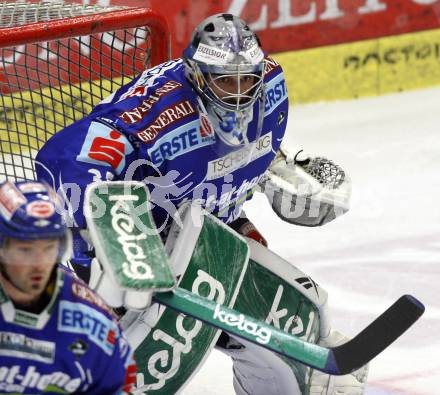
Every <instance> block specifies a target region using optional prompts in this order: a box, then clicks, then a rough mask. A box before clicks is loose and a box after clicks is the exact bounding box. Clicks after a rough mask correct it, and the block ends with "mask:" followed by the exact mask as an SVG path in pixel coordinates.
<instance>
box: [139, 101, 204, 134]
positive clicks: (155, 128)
mask: <svg viewBox="0 0 440 395" xmlns="http://www.w3.org/2000/svg"><path fill="white" fill-rule="evenodd" d="M195 113H196V109H195V108H194V106H193V105H192V104H191V102H190V101H189V100H183V101H181V102H179V103H174V104H173V105H171V106H169V107H167V108H166V109H165V110H163V111H162V112H161V113H160V114H159V116H158V117H157V118H156V119H155V120H154V121H153V122H152V123H151V124H150V125H148V127H147V128H145V129H144V130H142V131H140V132H139V133H137V134H136V136H137V137H138V138H139V139H140V140H142V141H143V142H144V143H151V142H152V141H153V140H154V139H155V138H156V137H157V136H158V135H159V134H160V133H161V132H162V131H163V130H165V129H167V128H169V127H170V126H172V125H173V124H175V123H176V122H177V121H179V120H182V119H184V118H187V117H189V116H191V115H193V114H195Z"/></svg>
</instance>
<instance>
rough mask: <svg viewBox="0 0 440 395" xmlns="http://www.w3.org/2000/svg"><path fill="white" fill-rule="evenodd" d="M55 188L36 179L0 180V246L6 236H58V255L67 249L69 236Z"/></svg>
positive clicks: (23, 238) (60, 255)
mask: <svg viewBox="0 0 440 395" xmlns="http://www.w3.org/2000/svg"><path fill="white" fill-rule="evenodd" d="M60 212H61V205H60V204H59V203H58V196H57V194H56V193H55V191H54V190H53V189H52V188H50V187H49V186H48V185H46V184H42V183H39V182H33V181H26V182H16V183H13V182H10V181H6V182H4V183H2V184H0V248H1V247H3V245H4V242H5V240H6V239H9V238H12V239H19V240H39V239H60V240H61V243H60V253H59V259H60V260H61V259H65V258H66V257H67V254H69V253H70V250H71V248H70V247H71V237H70V234H69V232H68V229H67V226H66V224H65V222H64V220H63V218H62V216H61V214H60Z"/></svg>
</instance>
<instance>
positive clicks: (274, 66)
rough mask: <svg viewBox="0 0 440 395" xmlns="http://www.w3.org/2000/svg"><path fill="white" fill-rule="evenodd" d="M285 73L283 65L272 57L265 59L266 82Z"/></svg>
mask: <svg viewBox="0 0 440 395" xmlns="http://www.w3.org/2000/svg"><path fill="white" fill-rule="evenodd" d="M282 72H283V68H282V67H281V65H280V64H279V63H278V62H277V61H276V60H275V59H274V58H272V57H270V56H266V57H265V58H264V82H268V81H270V80H271V79H273V78H275V77H276V76H277V75H279V74H281V73H282Z"/></svg>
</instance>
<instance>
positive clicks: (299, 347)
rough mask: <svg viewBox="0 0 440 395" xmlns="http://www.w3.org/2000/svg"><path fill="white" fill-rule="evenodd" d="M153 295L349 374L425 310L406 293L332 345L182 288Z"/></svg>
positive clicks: (224, 327) (308, 361)
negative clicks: (306, 338)
mask: <svg viewBox="0 0 440 395" xmlns="http://www.w3.org/2000/svg"><path fill="white" fill-rule="evenodd" d="M153 299H154V300H155V301H157V302H158V303H160V304H164V305H166V306H168V307H171V308H172V309H174V310H176V311H179V312H181V313H184V314H186V315H189V316H192V317H194V318H196V319H198V320H201V321H203V322H205V323H207V324H209V325H212V326H215V327H217V328H220V329H222V330H224V331H225V332H228V333H230V334H233V335H235V336H238V337H241V338H243V339H246V340H249V341H250V342H252V343H255V344H257V345H260V346H262V347H264V348H267V349H269V350H272V351H274V352H276V353H278V354H281V355H284V356H285V357H287V358H291V359H295V360H297V361H299V362H301V363H303V364H305V365H307V366H310V367H312V368H315V369H318V370H320V371H322V372H324V373H328V374H333V375H344V374H349V373H351V372H353V371H354V370H357V369H359V368H361V367H362V366H364V365H365V364H367V363H368V362H369V361H371V360H372V359H373V358H374V357H376V356H377V355H378V354H379V353H381V352H382V351H383V350H384V349H385V348H387V347H388V346H389V345H390V344H391V343H393V342H394V341H395V340H396V339H397V338H398V337H399V336H401V335H402V334H403V333H404V332H405V331H406V330H407V329H408V328H409V327H410V326H411V325H412V324H414V322H416V321H417V319H418V318H419V317H420V316H421V315H422V314H423V312H424V310H425V308H424V306H423V305H422V303H420V302H419V301H418V300H417V299H416V298H414V297H413V296H411V295H404V296H402V297H400V298H399V299H398V300H397V301H396V302H395V303H394V304H393V305H392V306H391V307H389V308H388V309H387V310H386V311H385V312H384V313H383V314H382V315H380V316H379V317H378V318H376V319H375V320H374V321H373V322H372V323H371V324H370V325H368V326H367V327H366V328H365V329H364V330H363V331H362V332H360V333H359V334H358V335H357V336H355V337H354V338H353V339H351V340H349V341H348V342H346V343H344V344H342V345H340V346H337V347H334V348H328V347H323V346H320V345H318V344H313V343H308V342H306V341H304V340H301V339H300V338H298V337H296V336H294V335H291V334H288V333H286V332H283V331H281V330H279V329H277V328H275V327H273V326H271V325H268V324H266V323H264V322H262V321H258V320H255V319H254V318H252V317H249V316H247V315H245V314H243V313H241V312H238V311H236V310H233V309H230V308H228V307H225V306H220V305H219V304H216V303H215V302H213V301H211V300H208V299H206V298H203V297H200V296H198V295H196V294H193V293H192V292H189V291H187V290H184V289H182V288H176V289H174V290H173V291H172V292H166V293H160V294H156V295H155V296H154V297H153Z"/></svg>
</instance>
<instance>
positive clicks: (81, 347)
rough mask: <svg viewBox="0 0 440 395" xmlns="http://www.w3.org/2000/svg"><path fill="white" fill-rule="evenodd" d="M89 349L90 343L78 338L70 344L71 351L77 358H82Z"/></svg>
mask: <svg viewBox="0 0 440 395" xmlns="http://www.w3.org/2000/svg"><path fill="white" fill-rule="evenodd" d="M88 349H89V345H88V344H87V343H86V342H85V341H83V340H81V339H78V340H76V341H74V342H73V343H72V344H71V345H70V346H69V351H71V352H72V354H73V355H75V357H76V358H78V359H79V358H81V357H82V356H83V355H84V354H85V353H86V352H87V350H88Z"/></svg>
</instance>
